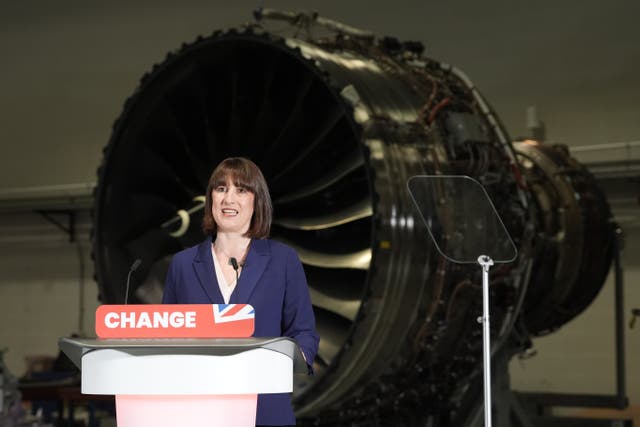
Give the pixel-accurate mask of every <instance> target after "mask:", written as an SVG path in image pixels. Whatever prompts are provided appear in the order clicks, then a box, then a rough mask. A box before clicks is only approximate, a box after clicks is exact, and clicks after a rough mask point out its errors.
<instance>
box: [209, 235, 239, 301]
mask: <svg viewBox="0 0 640 427" xmlns="http://www.w3.org/2000/svg"><path fill="white" fill-rule="evenodd" d="M211 255H212V256H213V266H214V269H215V270H216V278H217V279H218V286H219V287H220V293H221V294H222V298H223V299H224V303H225V304H229V299H231V294H232V293H233V290H234V289H235V288H236V283H238V281H237V280H234V281H233V283H231V284H229V283H227V279H226V278H225V277H224V273H222V268H220V263H219V262H218V257H217V256H216V251H215V250H214V249H213V245H211Z"/></svg>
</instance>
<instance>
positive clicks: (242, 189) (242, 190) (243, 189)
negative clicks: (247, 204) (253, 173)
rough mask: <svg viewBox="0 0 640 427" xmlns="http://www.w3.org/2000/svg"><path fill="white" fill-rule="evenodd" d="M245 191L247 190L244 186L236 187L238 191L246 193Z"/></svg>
mask: <svg viewBox="0 0 640 427" xmlns="http://www.w3.org/2000/svg"><path fill="white" fill-rule="evenodd" d="M246 192H247V189H246V188H242V187H238V193H246Z"/></svg>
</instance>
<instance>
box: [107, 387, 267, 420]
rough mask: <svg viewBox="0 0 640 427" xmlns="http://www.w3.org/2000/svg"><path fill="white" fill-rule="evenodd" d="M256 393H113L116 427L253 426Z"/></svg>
mask: <svg viewBox="0 0 640 427" xmlns="http://www.w3.org/2000/svg"><path fill="white" fill-rule="evenodd" d="M257 398H258V395H256V394H233V395H231V394H226V395H210V396H200V395H196V396H189V395H181V396H131V395H117V396H116V418H117V423H118V427H165V426H166V427H169V426H170V427H176V426H179V427H204V426H207V427H218V426H219V427H254V426H255V425H256V405H257Z"/></svg>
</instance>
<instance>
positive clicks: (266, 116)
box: [93, 10, 612, 426]
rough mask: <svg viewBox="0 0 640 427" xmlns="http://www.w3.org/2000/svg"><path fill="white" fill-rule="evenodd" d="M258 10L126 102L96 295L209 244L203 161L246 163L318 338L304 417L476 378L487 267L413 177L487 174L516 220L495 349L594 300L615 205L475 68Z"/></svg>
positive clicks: (97, 253)
mask: <svg viewBox="0 0 640 427" xmlns="http://www.w3.org/2000/svg"><path fill="white" fill-rule="evenodd" d="M256 15H257V16H256V18H257V19H256V21H255V22H254V23H251V24H248V25H246V26H242V27H238V28H233V29H230V30H226V31H216V32H214V33H213V34H211V35H209V36H205V37H198V38H197V39H196V40H195V41H194V42H192V43H189V44H184V45H183V46H182V47H181V48H179V49H177V50H176V51H173V52H171V53H169V54H168V55H167V57H166V59H164V60H163V61H162V62H160V63H159V64H157V65H155V66H153V68H152V69H151V71H149V72H148V73H147V74H146V75H144V76H143V77H142V79H141V81H140V85H139V87H138V88H137V89H136V90H135V92H134V93H133V94H132V95H131V97H130V98H129V99H128V100H127V101H126V102H125V104H124V109H123V111H122V113H121V115H120V117H119V118H118V119H117V120H116V122H115V124H114V126H113V132H112V136H111V139H110V141H109V142H108V145H107V146H106V148H105V150H104V158H103V162H102V164H101V166H100V168H99V170H98V186H97V189H96V193H95V205H94V232H93V245H94V246H93V254H94V260H95V268H96V279H97V282H98V286H99V290H100V295H101V300H102V302H104V303H122V302H123V300H124V295H125V283H126V276H127V273H128V270H129V268H130V266H131V265H132V264H133V263H134V261H135V260H137V259H141V260H142V263H141V265H140V267H139V268H138V270H137V271H136V273H135V277H134V279H133V280H132V282H131V285H132V296H131V297H130V298H129V301H130V302H131V301H135V302H138V303H157V302H159V301H160V298H161V295H162V286H163V282H164V275H165V272H166V269H167V267H168V263H169V260H170V259H171V256H172V255H173V254H174V253H175V252H177V251H179V250H181V249H183V248H185V247H188V246H191V245H194V244H197V243H198V242H200V241H201V240H202V239H203V235H202V232H201V229H200V223H201V218H202V209H203V204H204V192H205V189H206V186H207V179H208V176H209V174H210V172H211V171H212V169H213V168H214V167H215V166H216V164H217V163H218V162H219V161H221V160H222V159H224V158H226V157H228V156H245V157H248V158H251V159H252V160H254V161H255V162H256V163H257V164H258V165H259V166H260V168H261V169H262V171H263V173H264V175H265V177H266V179H267V181H268V184H269V188H270V191H271V196H272V199H273V202H274V225H273V228H272V238H274V239H278V240H281V241H283V242H285V243H287V244H289V245H291V246H293V247H294V248H295V249H296V250H297V252H298V254H299V256H300V258H301V260H302V262H303V264H304V267H305V271H306V274H307V278H308V282H309V287H310V291H311V296H312V301H313V305H314V311H315V315H316V320H317V328H318V331H319V333H320V336H321V341H320V349H319V354H318V356H317V358H316V360H315V361H314V367H315V375H314V376H312V377H304V378H300V379H298V380H297V384H296V391H295V393H294V397H293V399H294V406H295V408H296V411H297V415H298V417H299V419H300V420H301V422H302V423H303V424H309V425H322V424H327V425H374V424H372V423H373V421H372V420H376V422H378V423H379V424H380V425H386V424H385V422H386V421H385V420H388V419H394V422H393V425H395V426H400V425H414V424H415V423H416V422H418V421H420V420H424V419H426V418H425V417H431V419H433V420H435V423H436V424H438V423H440V422H442V423H448V422H449V421H447V420H451V419H452V418H453V417H455V414H456V411H459V408H460V405H461V404H462V403H461V402H463V401H464V400H465V399H469V396H472V395H473V393H474V390H475V389H474V388H473V387H471V386H470V384H472V382H473V381H474V379H477V378H478V377H481V375H479V374H480V373H481V372H482V339H481V338H482V331H481V327H480V325H478V323H477V321H476V319H477V317H478V315H479V314H481V312H482V298H481V283H482V282H481V270H480V268H479V267H478V266H477V265H462V264H455V263H452V262H450V261H448V260H447V259H445V258H443V257H442V256H440V255H439V254H438V252H437V251H436V249H435V247H434V245H433V242H431V240H430V238H429V235H428V233H427V229H426V227H425V225H424V224H423V221H422V220H421V217H420V214H419V212H418V211H417V209H416V208H415V207H414V204H413V202H412V200H411V197H410V195H409V193H408V191H407V184H406V183H407V180H408V179H409V178H410V177H412V176H414V175H434V174H440V175H442V174H446V175H467V176H470V177H473V178H475V179H476V180H478V181H479V182H480V183H482V184H483V186H484V187H485V189H486V191H487V192H488V194H489V195H490V197H491V199H492V201H493V204H494V205H495V207H496V210H497V211H498V213H499V215H500V216H501V218H502V221H503V222H504V224H505V227H506V228H507V230H508V231H509V233H510V234H511V237H512V239H513V241H514V243H515V244H516V246H517V248H518V250H519V254H518V257H517V259H516V260H515V261H514V262H512V263H509V264H502V265H500V266H496V267H495V268H493V269H492V271H491V289H490V300H491V316H492V320H491V322H492V335H493V336H492V341H493V342H494V346H495V347H496V348H499V347H500V346H504V345H506V344H505V343H507V342H508V341H509V340H508V338H509V336H511V334H512V333H513V331H514V330H516V331H518V336H519V337H520V339H519V340H518V344H517V346H520V349H522V350H523V349H525V348H526V346H527V343H528V339H529V338H530V337H532V336H536V335H540V334H545V333H549V332H551V331H553V330H555V329H557V328H559V327H561V326H562V325H563V324H565V323H566V322H567V321H569V320H571V319H572V318H574V317H575V316H576V315H577V314H579V313H580V312H581V311H582V310H584V309H585V308H586V307H587V306H588V305H589V304H590V303H591V301H592V300H593V299H594V297H595V296H596V294H597V293H598V291H599V290H600V288H601V286H602V284H603V281H604V278H605V275H606V274H607V271H608V267H609V264H610V261H611V249H610V248H611V245H612V234H611V232H610V225H609V220H610V212H609V208H608V205H607V203H606V200H605V198H604V197H603V195H602V193H601V192H600V191H599V190H598V188H597V187H596V185H595V182H594V179H593V178H592V176H591V175H590V174H589V173H588V171H586V170H585V169H584V168H583V167H582V166H581V165H579V164H578V163H577V162H576V161H575V160H574V159H572V158H571V157H570V155H569V153H568V151H567V150H566V149H564V148H563V147H559V146H548V145H545V144H542V143H538V142H534V141H526V142H520V143H517V144H513V143H512V141H511V139H510V138H509V136H508V134H507V131H506V130H505V128H504V126H503V125H502V124H501V122H500V120H499V118H498V116H497V115H496V113H495V112H494V111H493V110H492V108H491V106H490V105H489V103H488V102H487V101H486V100H485V99H484V97H483V96H482V95H481V93H480V92H479V90H478V89H477V88H476V87H475V86H474V85H473V83H472V82H471V81H470V80H469V79H468V78H467V77H466V76H465V75H464V74H463V73H462V72H461V71H460V70H458V69H456V68H455V67H452V66H450V65H447V64H444V63H441V62H439V61H437V60H435V59H432V58H429V57H428V56H427V55H425V54H424V52H423V50H424V49H423V46H422V44H421V43H419V42H413V41H400V40H397V39H395V38H392V37H383V38H379V37H375V36H374V35H373V34H370V33H368V32H366V31H362V30H359V29H355V28H351V27H349V26H347V25H344V24H341V23H337V22H335V21H331V20H328V19H325V18H322V17H320V16H318V15H316V14H295V13H285V12H276V11H269V10H262V11H258V12H257V14H256ZM275 21H281V22H279V23H278V25H279V26H280V27H282V25H284V26H285V27H286V28H285V30H282V28H279V29H278V31H276V30H273V29H271V27H275V26H276V25H274V22H275ZM282 22H284V24H283V23H282ZM282 31H284V32H282ZM475 397H477V396H475ZM424 402H429V404H428V405H425V404H424Z"/></svg>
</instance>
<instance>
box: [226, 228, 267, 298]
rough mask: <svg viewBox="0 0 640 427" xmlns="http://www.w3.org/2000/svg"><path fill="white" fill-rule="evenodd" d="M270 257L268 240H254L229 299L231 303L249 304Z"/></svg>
mask: <svg viewBox="0 0 640 427" xmlns="http://www.w3.org/2000/svg"><path fill="white" fill-rule="evenodd" d="M269 258H270V254H269V246H268V241H267V240H263V239H254V240H252V241H251V247H250V248H249V253H248V254H247V258H246V260H245V262H244V267H243V268H242V274H241V275H240V280H239V281H238V284H237V286H236V288H235V289H234V291H233V293H232V294H231V298H230V299H229V302H230V303H232V304H239V303H241V304H247V303H248V302H249V298H250V297H251V294H252V293H253V290H254V289H255V287H256V285H257V284H258V280H259V279H260V277H261V276H262V273H264V270H265V268H266V267H267V264H268V263H269Z"/></svg>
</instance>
